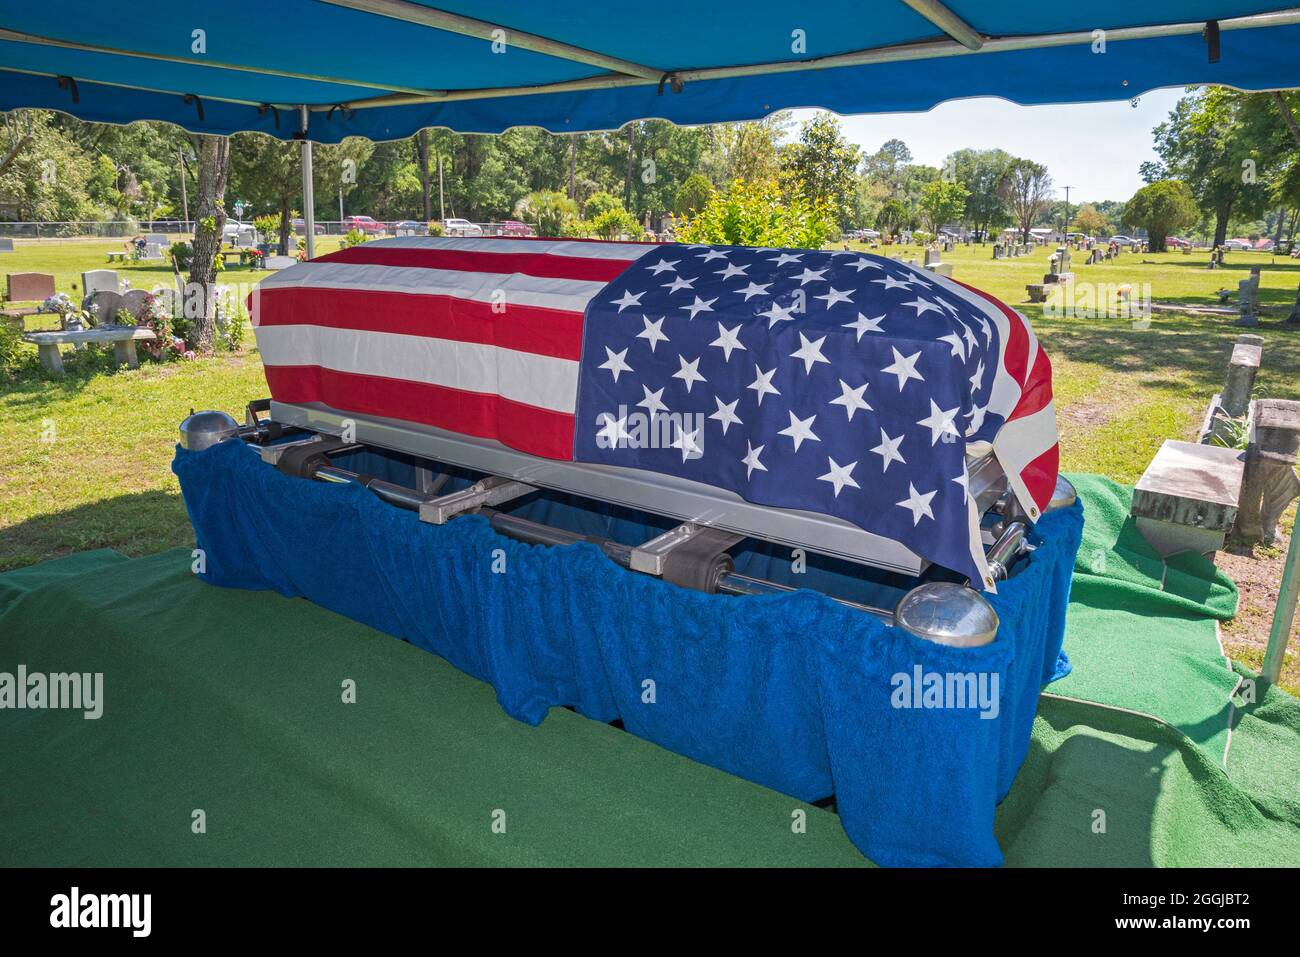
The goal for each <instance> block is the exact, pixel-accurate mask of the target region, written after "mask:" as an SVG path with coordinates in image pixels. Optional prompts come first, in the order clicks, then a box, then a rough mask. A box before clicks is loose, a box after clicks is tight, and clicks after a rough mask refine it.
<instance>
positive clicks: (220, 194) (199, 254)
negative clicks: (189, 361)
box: [186, 134, 230, 353]
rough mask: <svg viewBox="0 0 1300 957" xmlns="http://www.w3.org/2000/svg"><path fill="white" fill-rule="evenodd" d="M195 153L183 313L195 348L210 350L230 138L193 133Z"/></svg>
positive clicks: (228, 167)
mask: <svg viewBox="0 0 1300 957" xmlns="http://www.w3.org/2000/svg"><path fill="white" fill-rule="evenodd" d="M194 150H195V152H196V153H197V154H198V157H199V176H198V195H197V196H196V197H195V198H196V202H197V208H196V209H195V220H196V222H195V226H194V258H193V259H192V260H191V261H190V283H189V289H188V290H187V291H186V307H187V308H186V317H187V318H188V319H189V321H190V328H191V329H193V331H194V346H195V349H196V350H197V351H198V352H201V353H210V352H212V341H213V335H214V333H215V328H214V327H215V321H216V295H215V293H214V291H213V287H214V286H215V285H216V277H217V253H218V252H219V251H220V249H221V231H222V229H223V228H224V227H225V225H226V210H225V206H224V203H225V198H226V181H227V179H228V178H229V176H230V140H229V139H228V138H227V137H224V136H208V135H205V134H195V136H194Z"/></svg>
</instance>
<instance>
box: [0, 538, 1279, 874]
mask: <svg viewBox="0 0 1300 957" xmlns="http://www.w3.org/2000/svg"><path fill="white" fill-rule="evenodd" d="M189 566H190V556H189V552H188V551H187V550H185V549H174V550H171V551H168V552H164V553H161V554H158V555H154V556H150V557H146V558H139V559H130V560H127V559H124V558H122V557H121V556H116V555H114V554H113V553H111V552H102V551H101V552H95V553H87V554H84V555H77V556H71V557H69V558H64V559H59V560H56V561H54V562H50V563H47V564H45V565H42V566H37V567H34V568H30V569H23V570H20V571H17V572H10V573H6V574H4V575H0V671H8V672H13V671H14V670H15V669H16V668H17V666H18V665H19V664H25V665H26V666H27V668H28V669H29V671H43V672H51V671H73V670H75V671H83V672H87V671H89V672H95V671H101V672H103V673H104V711H103V716H102V717H101V718H99V719H98V720H85V719H84V718H83V717H82V716H81V713H80V712H72V711H31V710H27V711H11V712H7V713H5V714H4V715H3V720H0V754H4V756H5V774H6V780H5V787H4V788H0V863H3V864H7V865H15V864H43V865H67V864H86V865H109V864H116V865H144V864H159V865H179V864H187V865H235V864H243V865H273V864H279V865H295V864H296V865H327V864H339V865H362V864H375V865H379V864H401V865H405V864H455V865H501V864H508V865H539V864H552V865H572V864H584V865H597V866H602V865H609V866H620V865H767V866H786V865H828V866H840V865H847V864H861V863H865V862H864V860H863V859H862V857H861V855H859V854H858V852H857V851H856V850H855V849H854V848H853V847H852V845H851V844H850V843H849V842H848V840H847V838H846V837H845V835H844V833H843V831H842V829H841V828H840V825H839V822H838V820H837V819H836V818H835V816H834V815H833V814H832V813H831V812H829V811H825V810H821V809H819V808H816V807H811V806H808V805H805V804H802V803H800V802H798V801H795V800H793V799H791V798H788V797H785V796H783V795H780V794H777V793H775V792H772V791H769V790H767V789H765V788H762V787H759V786H757V785H754V784H750V783H748V782H745V781H742V780H740V779H738V778H735V777H732V776H730V775H727V774H725V773H723V772H720V771H716V770H714V769H711V768H708V767H705V766H703V765H699V764H696V763H694V762H692V761H689V760H687V759H685V758H682V757H679V756H677V755H674V754H671V753H669V752H667V751H665V750H663V749H661V748H659V747H657V746H655V745H653V744H650V743H648V742H645V741H641V740H639V739H637V738H635V737H633V736H631V735H629V734H627V733H625V732H622V731H619V730H616V729H615V728H612V727H609V726H606V725H603V724H598V723H596V722H593V721H589V720H587V719H585V718H582V717H580V716H578V715H576V714H573V713H571V712H568V711H565V710H562V709H555V710H553V711H552V712H551V713H550V715H549V716H548V717H547V719H546V720H545V721H544V722H543V723H542V724H541V725H540V726H539V727H537V728H530V727H528V726H526V725H523V724H520V723H518V722H516V721H513V720H511V719H510V718H508V717H506V715H505V714H504V713H503V712H502V711H501V709H500V708H499V706H498V705H497V703H496V701H495V698H494V695H493V692H492V689H491V688H489V687H488V686H486V685H483V684H481V683H479V682H477V681H475V680H473V679H471V678H469V677H467V676H465V675H463V674H461V673H459V672H457V671H456V670H455V669H453V668H452V667H451V666H450V665H447V664H446V663H445V662H443V661H441V660H440V659H438V658H436V657H434V656H433V655H429V654H426V653H424V652H422V651H419V650H417V649H415V648H413V647H411V646H410V645H407V644H404V643H403V642H400V641H397V640H395V639H393V638H390V637H387V636H385V635H382V634H380V633H378V632H375V631H373V630H371V629H369V628H367V627H365V626H363V625H360V624H358V623H356V622H353V621H350V620H348V619H345V618H342V617H340V616H338V615H335V614H333V613H331V612H328V611H325V610H324V609H322V608H319V607H317V606H314V605H312V604H310V603H308V602H305V601H301V600H288V599H285V598H282V597H280V596H278V595H275V594H272V593H269V592H247V591H235V590H226V589H219V588H214V587H212V586H208V585H204V584H203V583H201V582H200V581H199V580H198V579H197V578H195V576H194V575H192V574H191V572H190V567H189ZM1077 614H1079V609H1078V608H1072V610H1071V615H1072V618H1073V616H1075V615H1077ZM1097 620H1098V621H1104V620H1105V619H1104V618H1098V619H1097ZM1074 627H1075V626H1074V625H1073V623H1072V629H1073V628H1074ZM1072 634H1074V636H1075V639H1076V640H1075V642H1074V643H1075V645H1076V646H1077V648H1076V654H1077V655H1078V656H1079V657H1078V658H1077V659H1076V668H1081V667H1083V666H1084V664H1083V659H1086V658H1087V653H1086V652H1084V651H1083V647H1082V645H1080V644H1079V640H1084V641H1086V638H1081V635H1082V633H1078V632H1074V631H1072ZM1086 666H1087V667H1088V668H1089V669H1091V668H1093V667H1101V666H1100V665H1093V664H1087V665H1086ZM349 680H350V681H353V682H355V688H356V703H354V704H345V703H343V700H342V695H343V685H344V682H345V681H349ZM1237 722H1238V723H1237V727H1236V729H1235V730H1234V742H1233V748H1232V750H1231V756H1230V760H1229V767H1228V769H1227V770H1226V771H1225V770H1224V769H1223V768H1222V767H1221V766H1219V764H1218V763H1217V761H1216V759H1214V758H1213V757H1211V756H1210V755H1209V754H1207V753H1206V752H1205V750H1203V748H1202V747H1200V746H1198V744H1196V743H1195V742H1193V741H1192V740H1191V739H1189V738H1188V737H1187V736H1185V735H1184V734H1183V733H1181V732H1180V731H1178V730H1177V729H1176V728H1174V727H1173V726H1172V725H1170V724H1166V723H1165V722H1163V721H1161V720H1158V719H1156V718H1151V717H1147V716H1143V715H1135V714H1130V713H1125V712H1119V711H1116V710H1113V709H1110V708H1106V707H1103V706H1101V705H1097V704H1090V703H1086V702H1080V701H1074V700H1068V699H1060V698H1056V697H1052V696H1045V697H1044V698H1043V700H1042V702H1041V704H1040V708H1039V714H1038V717H1037V719H1036V721H1035V724H1034V728H1033V734H1032V738H1031V742H1030V753H1029V757H1028V758H1027V760H1026V762H1025V765H1024V767H1023V768H1022V770H1021V772H1020V775H1019V776H1018V778H1017V780H1016V783H1015V786H1014V787H1013V788H1012V791H1011V794H1010V795H1009V796H1008V798H1007V800H1006V801H1005V802H1003V804H1002V806H1001V807H1000V808H999V811H998V815H997V820H996V825H995V829H996V833H997V836H998V839H999V841H1000V842H1001V844H1002V847H1003V850H1004V853H1005V855H1006V858H1007V863H1008V864H1010V865H1021V866H1043V865H1110V866H1147V865H1153V864H1155V865H1233V866H1251V865H1259V864H1292V865H1294V864H1297V863H1300V806H1297V802H1296V801H1295V798H1294V796H1293V794H1292V791H1293V789H1294V781H1295V779H1296V771H1297V769H1300V703H1297V702H1296V701H1295V699H1293V698H1290V697H1289V696H1288V695H1285V694H1284V693H1282V692H1280V691H1277V690H1275V689H1268V690H1267V693H1266V694H1265V695H1264V696H1263V697H1262V698H1261V700H1260V701H1259V702H1258V703H1257V704H1254V705H1247V706H1243V707H1241V708H1240V709H1239V710H1238V712H1237ZM196 809H201V810H202V811H203V813H204V815H205V823H206V833H203V834H196V833H194V832H193V826H192V822H193V815H194V812H195V810H196ZM498 812H504V816H505V817H504V820H505V824H506V828H505V832H504V833H495V832H494V830H493V827H492V824H493V820H494V814H497V815H498V816H497V818H496V819H497V820H500V816H499V813H498ZM1099 814H1100V816H1099ZM799 818H802V820H804V821H806V828H805V829H804V832H803V833H798V832H797V829H796V828H793V827H792V824H793V823H794V822H795V821H796V819H799Z"/></svg>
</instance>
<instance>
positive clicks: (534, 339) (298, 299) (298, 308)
mask: <svg viewBox="0 0 1300 957" xmlns="http://www.w3.org/2000/svg"><path fill="white" fill-rule="evenodd" d="M258 295H259V297H260V301H259V302H258V308H257V325H258V326H326V327H329V328H332V329H355V330H357V331H361V332H390V333H396V334H398V335H406V336H425V337H428V338H431V339H452V340H455V341H456V342H477V343H481V344H483V345H489V346H499V347H501V348H503V349H513V350H514V351H516V352H531V353H534V354H536V355H542V356H553V357H555V358H557V359H572V360H574V361H577V360H578V359H581V358H582V313H579V312H566V311H564V310H561V309H546V308H543V307H541V306H521V305H513V306H512V305H510V304H509V303H504V304H503V306H502V308H503V309H504V311H503V312H499V313H496V312H493V311H492V303H487V302H477V301H475V300H472V299H458V298H456V297H454V296H427V295H421V294H419V293H407V292H378V291H375V290H370V289H326V288H320V287H316V286H308V287H303V286H283V287H275V286H273V287H271V288H269V289H261V290H260V291H259V292H258Z"/></svg>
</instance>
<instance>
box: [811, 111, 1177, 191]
mask: <svg viewBox="0 0 1300 957" xmlns="http://www.w3.org/2000/svg"><path fill="white" fill-rule="evenodd" d="M1182 93H1183V90H1182V88H1181V87H1179V88H1178V89H1172V90H1157V91H1155V92H1152V93H1147V94H1145V95H1143V96H1142V97H1141V98H1139V100H1138V105H1137V106H1136V107H1133V106H1131V105H1130V104H1129V103H1128V102H1127V101H1125V102H1122V103H1081V104H1076V105H1068V106H1017V105H1016V104H1015V103H1010V102H1008V101H1006V100H998V99H992V98H988V97H981V98H978V99H970V100H955V101H951V102H948V103H942V104H940V105H939V106H936V107H935V108H934V109H933V110H931V111H930V112H929V113H889V114H878V115H872V116H846V117H842V118H841V123H842V124H843V126H844V133H845V135H846V136H847V137H848V138H849V139H850V140H852V141H853V142H854V143H857V144H858V145H859V146H861V147H862V148H863V150H864V151H866V152H869V153H874V152H875V151H876V150H877V149H879V148H880V144H881V143H883V142H884V141H885V140H887V139H892V138H898V139H900V140H902V141H903V142H904V143H906V144H907V146H908V148H909V149H910V150H911V151H912V156H913V158H914V161H915V162H919V163H925V164H926V165H928V166H941V165H942V164H943V159H944V157H945V156H947V155H948V154H949V153H951V152H952V151H953V150H957V149H961V148H963V147H967V146H969V147H971V148H974V149H991V148H993V147H1000V148H1002V149H1004V150H1006V151H1007V152H1008V153H1012V154H1014V155H1016V156H1023V157H1026V158H1028V159H1032V160H1035V161H1037V162H1039V163H1044V164H1046V166H1047V168H1048V170H1049V171H1050V172H1051V174H1052V179H1053V180H1054V181H1055V182H1056V185H1057V186H1066V185H1069V186H1072V187H1074V188H1073V189H1071V190H1070V203H1071V205H1073V204H1074V203H1078V202H1093V201H1097V200H1104V199H1115V200H1120V201H1123V200H1127V199H1128V198H1129V197H1130V196H1132V195H1133V193H1134V192H1135V191H1136V190H1137V189H1138V188H1139V187H1141V186H1143V185H1144V184H1143V182H1142V178H1141V177H1140V176H1139V175H1138V165H1139V164H1140V163H1142V162H1143V161H1144V160H1149V159H1156V155H1155V153H1154V151H1153V150H1152V149H1151V129H1152V127H1154V126H1155V125H1156V124H1157V123H1159V122H1160V121H1162V120H1164V119H1166V118H1167V117H1168V115H1169V111H1170V110H1171V109H1173V106H1174V104H1175V103H1176V102H1177V101H1178V98H1179V97H1180V96H1181V95H1182ZM813 113H814V111H813V110H796V111H795V118H796V120H797V121H799V122H802V121H803V120H804V119H806V118H807V117H809V116H812V115H813ZM1057 195H1058V197H1059V198H1064V196H1065V193H1064V191H1061V192H1059V193H1058V194H1057Z"/></svg>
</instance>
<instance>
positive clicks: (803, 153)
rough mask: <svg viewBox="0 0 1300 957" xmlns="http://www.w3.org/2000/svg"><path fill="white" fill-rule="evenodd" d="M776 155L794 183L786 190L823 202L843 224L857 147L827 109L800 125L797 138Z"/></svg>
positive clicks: (849, 207)
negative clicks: (795, 141) (778, 155)
mask: <svg viewBox="0 0 1300 957" xmlns="http://www.w3.org/2000/svg"><path fill="white" fill-rule="evenodd" d="M780 155H781V167H782V173H783V174H784V175H785V176H786V177H787V182H788V183H791V184H798V185H797V186H792V187H788V188H787V192H795V191H797V192H798V193H800V194H801V195H802V196H804V197H805V198H807V199H809V200H812V201H814V202H817V203H825V204H826V205H828V206H829V207H830V208H831V209H833V210H834V211H835V215H836V218H837V219H838V220H839V221H840V223H841V224H846V223H847V222H848V220H849V218H850V216H851V215H852V197H853V191H854V174H855V173H856V171H857V168H858V161H859V151H858V147H857V146H855V145H853V144H852V143H850V142H849V141H848V140H846V139H845V138H844V133H843V131H842V130H841V129H840V123H839V120H837V119H836V118H835V117H834V116H832V115H831V114H829V113H821V114H818V115H817V116H815V117H813V118H812V119H811V120H809V121H808V122H806V123H804V125H803V126H802V127H801V128H800V130H799V141H798V142H797V143H791V144H790V145H788V146H786V147H784V148H783V149H782V150H781V154H780Z"/></svg>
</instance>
